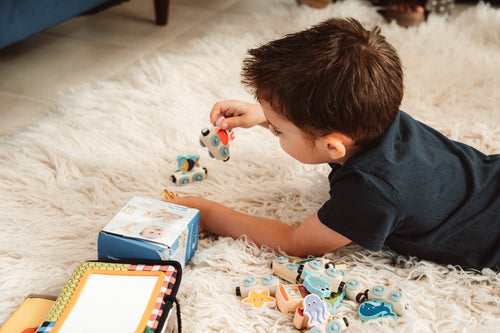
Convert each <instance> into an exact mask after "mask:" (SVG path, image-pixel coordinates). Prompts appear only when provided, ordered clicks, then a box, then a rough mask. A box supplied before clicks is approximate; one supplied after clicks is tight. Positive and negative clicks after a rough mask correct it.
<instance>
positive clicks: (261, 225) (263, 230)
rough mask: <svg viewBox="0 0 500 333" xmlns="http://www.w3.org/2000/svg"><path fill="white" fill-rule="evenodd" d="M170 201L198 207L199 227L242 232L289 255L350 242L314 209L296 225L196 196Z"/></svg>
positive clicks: (320, 252) (233, 233)
mask: <svg viewBox="0 0 500 333" xmlns="http://www.w3.org/2000/svg"><path fill="white" fill-rule="evenodd" d="M172 203H174V204H179V205H184V206H188V207H192V208H196V209H198V210H200V229H201V230H202V231H209V232H212V233H214V234H217V235H220V236H225V237H232V238H234V239H237V238H239V237H241V236H243V235H246V236H247V237H248V238H249V239H250V240H251V241H253V242H254V243H255V244H256V245H257V246H261V245H266V246H268V247H270V248H272V249H274V250H282V251H284V252H286V253H287V254H289V255H292V256H297V257H306V256H308V255H314V256H321V255H323V254H325V253H327V252H330V251H333V250H335V249H337V248H339V247H341V246H344V245H347V244H349V243H350V242H351V241H350V240H349V239H347V238H345V237H344V236H342V235H340V234H339V233H337V232H335V231H334V230H332V229H330V228H328V227H327V226H325V225H324V224H323V223H321V221H320V220H319V219H318V216H317V214H316V213H315V214H313V215H311V216H310V217H309V218H307V219H306V220H305V221H304V222H303V223H302V224H301V225H300V226H298V227H296V226H291V225H288V224H285V223H283V222H280V221H278V220H273V219H268V218H263V217H256V216H251V215H247V214H243V213H240V212H237V211H235V210H233V209H231V208H228V207H226V206H224V205H221V204H219V203H216V202H213V201H209V200H206V199H203V198H200V197H180V198H176V199H174V200H172Z"/></svg>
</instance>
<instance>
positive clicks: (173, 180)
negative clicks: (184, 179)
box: [170, 175, 177, 183]
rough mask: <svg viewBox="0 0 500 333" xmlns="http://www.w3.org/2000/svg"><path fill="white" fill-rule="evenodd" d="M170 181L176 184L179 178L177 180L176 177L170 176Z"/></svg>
mask: <svg viewBox="0 0 500 333" xmlns="http://www.w3.org/2000/svg"><path fill="white" fill-rule="evenodd" d="M170 180H172V182H173V183H175V182H176V181H177V178H175V176H174V175H172V176H170Z"/></svg>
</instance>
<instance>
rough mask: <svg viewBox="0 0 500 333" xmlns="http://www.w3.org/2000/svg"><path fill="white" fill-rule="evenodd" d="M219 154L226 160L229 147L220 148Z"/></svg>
mask: <svg viewBox="0 0 500 333" xmlns="http://www.w3.org/2000/svg"><path fill="white" fill-rule="evenodd" d="M219 153H220V156H222V158H226V157H228V156H229V147H228V146H222V147H220V148H219Z"/></svg>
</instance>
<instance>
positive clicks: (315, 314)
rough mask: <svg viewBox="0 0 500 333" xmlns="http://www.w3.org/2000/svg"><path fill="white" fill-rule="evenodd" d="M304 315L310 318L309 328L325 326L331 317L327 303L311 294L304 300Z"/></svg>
mask: <svg viewBox="0 0 500 333" xmlns="http://www.w3.org/2000/svg"><path fill="white" fill-rule="evenodd" d="M304 315H305V316H306V317H307V318H309V321H308V323H307V326H308V327H311V326H314V325H315V324H316V325H321V324H324V323H326V322H327V320H328V317H330V313H329V312H328V309H327V306H326V303H325V302H323V300H322V299H321V298H320V297H319V296H318V295H315V294H309V295H307V296H306V297H305V298H304Z"/></svg>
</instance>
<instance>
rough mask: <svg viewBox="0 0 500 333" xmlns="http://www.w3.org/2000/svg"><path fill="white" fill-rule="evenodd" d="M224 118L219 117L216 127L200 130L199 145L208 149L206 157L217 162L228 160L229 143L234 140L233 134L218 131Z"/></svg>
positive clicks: (227, 131)
mask: <svg viewBox="0 0 500 333" xmlns="http://www.w3.org/2000/svg"><path fill="white" fill-rule="evenodd" d="M223 120H224V117H219V119H217V122H216V127H214V128H208V127H205V128H203V129H202V130H201V135H200V145H201V146H202V147H206V148H207V149H208V155H209V156H210V157H212V158H215V159H217V160H221V161H224V162H227V161H228V160H229V141H232V140H234V132H233V131H231V130H223V129H220V128H219V126H221V124H222V122H223Z"/></svg>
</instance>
